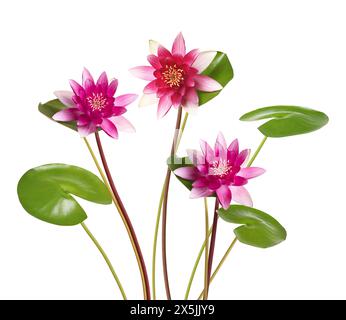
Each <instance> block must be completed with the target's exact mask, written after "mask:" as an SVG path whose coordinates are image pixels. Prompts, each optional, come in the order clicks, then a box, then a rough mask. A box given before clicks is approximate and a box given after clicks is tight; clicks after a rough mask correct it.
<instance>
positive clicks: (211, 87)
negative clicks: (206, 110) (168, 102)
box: [194, 74, 222, 92]
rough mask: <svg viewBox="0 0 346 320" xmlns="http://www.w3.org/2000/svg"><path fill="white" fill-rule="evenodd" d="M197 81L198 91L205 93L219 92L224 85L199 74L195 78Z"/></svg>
mask: <svg viewBox="0 0 346 320" xmlns="http://www.w3.org/2000/svg"><path fill="white" fill-rule="evenodd" d="M194 79H195V81H196V89H198V90H200V91H204V92H213V91H218V90H221V89H222V85H221V84H220V83H218V82H217V81H216V80H214V79H212V78H210V77H208V76H204V75H200V74H197V75H195V77H194Z"/></svg>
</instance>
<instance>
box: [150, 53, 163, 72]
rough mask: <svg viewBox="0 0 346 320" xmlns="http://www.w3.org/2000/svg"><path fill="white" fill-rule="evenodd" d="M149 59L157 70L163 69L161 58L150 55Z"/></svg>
mask: <svg viewBox="0 0 346 320" xmlns="http://www.w3.org/2000/svg"><path fill="white" fill-rule="evenodd" d="M147 59H148V61H149V63H150V64H151V65H152V66H153V67H154V68H155V69H160V68H161V67H162V66H161V63H160V60H159V58H158V57H157V56H155V55H154V54H150V55H149V56H148V58H147Z"/></svg>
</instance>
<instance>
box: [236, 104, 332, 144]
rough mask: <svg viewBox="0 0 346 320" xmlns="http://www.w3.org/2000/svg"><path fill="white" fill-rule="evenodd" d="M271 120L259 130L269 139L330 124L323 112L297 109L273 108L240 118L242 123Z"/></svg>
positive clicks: (259, 110)
mask: <svg viewBox="0 0 346 320" xmlns="http://www.w3.org/2000/svg"><path fill="white" fill-rule="evenodd" d="M263 119H271V120H269V121H267V122H265V123H264V124H262V125H261V126H259V127H258V130H259V131H260V132H261V133H262V134H263V135H265V136H267V137H272V138H280V137H287V136H293V135H298V134H304V133H309V132H312V131H315V130H318V129H320V128H322V127H323V126H325V125H326V124H327V123H328V120H329V119H328V116H327V115H326V114H324V113H323V112H320V111H316V110H312V109H308V108H302V107H296V106H273V107H265V108H260V109H256V110H253V111H251V112H248V113H246V114H244V115H243V116H241V117H240V120H242V121H257V120H263Z"/></svg>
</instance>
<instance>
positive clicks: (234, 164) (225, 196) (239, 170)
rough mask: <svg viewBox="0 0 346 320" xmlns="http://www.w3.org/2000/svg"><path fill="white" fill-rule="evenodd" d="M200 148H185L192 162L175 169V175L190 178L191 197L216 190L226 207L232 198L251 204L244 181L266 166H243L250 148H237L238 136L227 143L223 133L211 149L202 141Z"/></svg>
mask: <svg viewBox="0 0 346 320" xmlns="http://www.w3.org/2000/svg"><path fill="white" fill-rule="evenodd" d="M201 149H202V152H199V151H196V150H189V151H188V156H189V158H190V160H191V161H192V163H193V164H194V165H193V166H191V167H181V168H179V169H176V170H175V171H174V173H175V174H176V175H177V176H179V177H181V178H183V179H187V180H192V181H193V184H192V190H191V194H190V197H191V198H200V197H208V196H212V195H214V194H216V196H217V198H218V200H219V201H220V203H221V205H222V207H223V208H224V209H227V208H228V207H229V205H230V203H231V200H234V201H236V202H238V203H241V204H244V205H247V206H252V200H251V197H250V194H249V192H248V191H247V190H246V189H245V187H244V185H245V184H247V182H248V180H249V179H252V178H255V177H257V176H259V175H261V174H263V173H264V172H265V170H264V169H262V168H257V167H244V165H245V162H246V159H247V158H248V155H249V153H250V150H248V149H246V150H243V151H241V152H239V144H238V140H237V139H236V140H234V141H233V142H232V143H231V144H230V145H229V146H228V147H227V145H226V140H225V138H224V136H223V135H222V133H220V134H219V135H218V137H217V139H216V143H215V149H214V150H213V149H212V148H211V147H210V146H209V144H208V143H207V142H205V141H201Z"/></svg>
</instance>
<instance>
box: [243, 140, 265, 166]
mask: <svg viewBox="0 0 346 320" xmlns="http://www.w3.org/2000/svg"><path fill="white" fill-rule="evenodd" d="M267 139H268V137H266V136H264V138H263V139H262V141H261V143H260V144H259V146H258V147H257V149H256V151H255V153H254V154H253V155H252V157H251V159H250V160H249V162H248V164H247V167H251V165H252V164H253V162H254V161H255V159H256V158H257V156H258V154H259V152H260V151H261V149H262V147H263V145H264V143H265V142H266V141H267Z"/></svg>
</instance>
